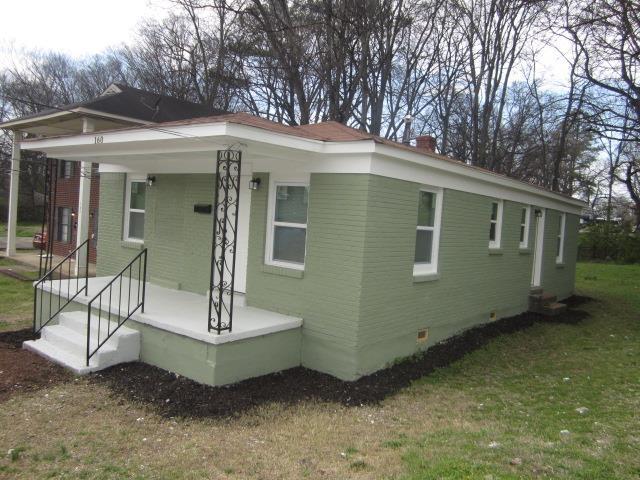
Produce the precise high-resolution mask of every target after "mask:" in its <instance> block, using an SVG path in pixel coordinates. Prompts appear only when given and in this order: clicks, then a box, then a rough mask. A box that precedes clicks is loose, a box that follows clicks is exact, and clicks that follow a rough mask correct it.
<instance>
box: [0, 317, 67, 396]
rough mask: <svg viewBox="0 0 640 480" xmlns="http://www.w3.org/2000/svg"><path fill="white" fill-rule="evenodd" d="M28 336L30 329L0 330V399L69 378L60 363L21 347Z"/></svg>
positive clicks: (29, 335)
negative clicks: (56, 363) (57, 363)
mask: <svg viewBox="0 0 640 480" xmlns="http://www.w3.org/2000/svg"><path fill="white" fill-rule="evenodd" d="M32 338H33V333H32V332H31V329H24V330H17V331H14V332H2V333H0V402H3V401H5V400H6V399H7V398H9V397H10V396H11V395H13V394H15V393H19V392H24V391H29V390H36V389H39V388H43V387H46V386H49V385H53V384H55V383H59V382H64V381H67V380H69V379H70V378H71V374H69V373H68V372H67V371H66V370H64V369H63V368H62V367H60V366H58V365H55V364H53V363H51V362H49V361H47V360H45V359H44V358H42V357H39V356H38V355H36V354H34V353H32V352H29V351H27V350H24V349H23V348H22V342H23V341H25V340H31V339H32Z"/></svg>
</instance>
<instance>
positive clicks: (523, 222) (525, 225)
mask: <svg viewBox="0 0 640 480" xmlns="http://www.w3.org/2000/svg"><path fill="white" fill-rule="evenodd" d="M530 221H531V208H530V207H523V208H522V210H521V212H520V248H527V247H528V246H529V224H530Z"/></svg>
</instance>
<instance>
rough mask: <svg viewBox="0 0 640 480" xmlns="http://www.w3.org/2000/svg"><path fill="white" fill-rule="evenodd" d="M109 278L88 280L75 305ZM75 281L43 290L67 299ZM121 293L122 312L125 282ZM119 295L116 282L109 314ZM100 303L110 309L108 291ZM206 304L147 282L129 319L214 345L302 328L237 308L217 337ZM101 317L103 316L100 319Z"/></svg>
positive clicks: (134, 285)
mask: <svg viewBox="0 0 640 480" xmlns="http://www.w3.org/2000/svg"><path fill="white" fill-rule="evenodd" d="M112 278H113V277H93V278H91V277H90V278H89V293H88V295H86V296H85V295H84V294H80V295H78V296H77V297H76V298H75V300H74V302H77V303H80V304H83V305H87V304H88V303H89V300H91V299H92V298H93V297H94V296H95V295H96V294H97V293H98V292H99V291H100V290H102V288H104V287H105V286H106V285H107V284H108V283H109V281H111V279H112ZM77 281H79V282H80V285H83V283H84V279H71V280H54V281H53V282H45V283H44V284H43V285H42V288H43V290H44V291H46V292H51V291H52V290H53V292H54V293H58V292H62V295H63V296H66V292H67V289H68V282H72V283H71V288H75V286H76V282H77ZM137 283H138V282H137V280H134V281H133V282H132V293H131V294H132V298H134V297H135V296H136V295H137V292H136V288H137ZM122 292H123V302H122V308H123V310H124V309H126V303H127V301H126V297H125V292H127V295H128V285H127V280H126V279H125V281H124V283H123V287H122ZM118 293H119V288H118V282H116V283H115V285H114V288H113V290H112V295H111V314H112V315H114V314H117V312H118V305H119V303H120V299H119V297H118ZM102 300H103V301H102V307H101V310H102V311H103V312H107V311H108V310H109V306H108V300H109V295H108V290H107V294H106V295H105V294H103V296H102ZM207 302H208V298H207V297H206V296H204V295H198V294H196V293H191V292H185V291H182V290H172V289H169V288H165V287H160V286H158V285H155V284H153V283H149V282H147V284H146V301H145V311H144V313H141V312H140V310H138V311H137V312H136V313H134V314H133V315H132V316H131V319H132V320H134V321H136V322H139V323H143V324H147V325H151V326H153V327H156V328H159V329H162V330H167V331H169V332H173V333H177V334H179V335H184V336H186V337H190V338H194V339H196V340H200V341H203V342H206V343H211V344H214V345H218V344H222V343H227V342H233V341H237V340H243V339H246V338H252V337H258V336H261V335H267V334H270V333H275V332H281V331H284V330H290V329H295V328H299V327H300V326H301V325H302V319H301V318H298V317H292V316H288V315H282V314H280V313H276V312H271V311H269V310H263V309H260V308H254V307H247V306H239V305H236V306H235V307H234V309H233V325H232V327H233V328H232V331H231V332H222V333H220V334H217V333H216V332H208V331H207V315H208V303H207ZM132 303H134V302H132ZM94 307H95V308H97V307H98V305H97V302H95V303H94ZM71 308H72V307H68V308H67V310H71ZM96 313H97V310H94V315H95V314H96ZM103 318H105V317H104V316H103Z"/></svg>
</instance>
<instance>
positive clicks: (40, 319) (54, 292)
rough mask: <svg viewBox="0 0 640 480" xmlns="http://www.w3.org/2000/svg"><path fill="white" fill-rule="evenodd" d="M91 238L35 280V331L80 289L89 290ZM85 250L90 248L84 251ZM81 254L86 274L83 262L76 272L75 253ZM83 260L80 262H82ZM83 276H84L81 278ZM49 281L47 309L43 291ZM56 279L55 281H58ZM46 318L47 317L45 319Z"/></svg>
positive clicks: (74, 296)
mask: <svg viewBox="0 0 640 480" xmlns="http://www.w3.org/2000/svg"><path fill="white" fill-rule="evenodd" d="M90 248H91V246H90V242H89V240H88V239H87V240H85V241H84V242H82V243H81V244H80V245H78V246H77V247H76V248H75V249H74V250H73V251H72V252H71V253H69V254H68V255H67V256H66V257H64V258H63V259H62V260H61V261H60V262H59V263H58V264H57V265H56V266H55V267H53V268H52V269H51V270H49V271H48V272H47V273H45V274H44V276H43V277H42V278H40V279H39V280H38V281H36V283H35V284H34V289H33V333H34V334H38V333H40V330H42V329H43V328H44V327H46V326H47V324H48V323H49V322H51V320H53V319H54V318H55V317H56V315H58V314H59V313H60V312H61V311H62V310H63V309H64V307H66V306H67V305H69V303H71V302H72V301H73V300H74V299H75V298H76V297H77V296H78V295H80V293H82V292H83V291H84V294H85V295H87V293H88V285H89V249H90ZM82 250H86V252H85V255H86V256H83V255H82ZM76 254H78V255H77V256H78V259H83V260H84V275H83V276H81V275H80V273H81V272H80V265H78V275H76V274H75V271H73V272H72V264H73V257H74V256H76ZM78 263H80V262H78ZM81 280H84V282H83V281H81ZM46 282H48V287H49V288H48V292H46V293H48V294H49V308H48V310H46V312H45V311H43V310H44V307H45V306H46V303H47V302H46V300H44V298H43V295H44V293H45V287H46V286H47V283H46ZM54 282H55V283H54ZM65 288H66V292H65ZM45 318H46V320H44V319H45Z"/></svg>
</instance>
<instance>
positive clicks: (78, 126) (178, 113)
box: [0, 83, 221, 262]
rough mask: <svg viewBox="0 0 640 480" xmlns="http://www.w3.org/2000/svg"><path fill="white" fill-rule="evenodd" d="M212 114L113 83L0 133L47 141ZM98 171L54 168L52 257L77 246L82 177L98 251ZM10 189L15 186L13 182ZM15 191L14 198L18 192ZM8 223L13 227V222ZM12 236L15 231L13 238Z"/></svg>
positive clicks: (75, 165)
mask: <svg viewBox="0 0 640 480" xmlns="http://www.w3.org/2000/svg"><path fill="white" fill-rule="evenodd" d="M214 113H221V112H217V111H215V110H212V109H210V108H208V107H206V106H204V105H201V104H196V103H192V102H187V101H184V100H179V99H176V98H173V97H168V96H166V95H158V94H155V93H152V92H148V91H145V90H140V89H137V88H132V87H129V86H127V85H122V84H115V83H114V84H112V85H110V86H109V87H108V88H107V89H106V90H105V91H104V92H103V93H102V95H100V96H99V97H97V98H94V99H91V100H87V101H84V102H78V103H73V104H69V105H62V106H59V107H57V108H52V109H47V110H43V111H41V112H38V113H36V114H33V115H27V116H24V117H20V118H17V119H14V120H10V121H7V122H4V123H0V128H4V129H8V130H13V131H14V132H16V131H17V132H22V134H23V135H24V134H26V135H28V136H29V137H31V138H34V137H35V138H46V137H52V136H57V135H69V134H79V133H82V132H83V131H84V132H86V131H92V132H98V131H102V130H111V129H114V128H122V127H129V126H133V125H151V124H154V123H159V122H166V121H170V120H182V119H185V118H195V117H202V116H207V115H212V114H214ZM97 167H98V165H97V164H89V163H87V164H85V165H82V164H81V163H80V162H70V161H64V160H61V161H59V162H58V164H57V167H56V169H55V170H56V171H55V172H54V173H53V174H54V175H55V176H56V179H53V180H52V182H51V185H52V187H53V186H54V185H55V188H52V191H55V196H54V197H52V198H51V202H52V203H53V205H49V207H50V208H52V210H51V212H52V215H51V216H52V217H53V225H51V230H52V233H53V238H52V245H51V246H52V250H53V253H54V254H55V255H60V256H65V255H67V254H68V253H69V252H70V251H72V250H73V249H74V248H75V247H76V245H77V241H76V240H77V237H78V235H77V230H78V202H79V195H80V184H81V178H87V179H88V178H91V188H90V191H91V198H90V208H89V212H88V226H89V235H90V237H92V238H93V246H94V247H96V246H97V233H98V217H99V196H100V182H99V180H98V178H97V175H96V173H97ZM14 184H15V185H17V182H15V183H14ZM12 190H14V189H12ZM87 190H89V189H87ZM15 191H16V197H15V198H16V199H17V198H18V197H17V189H15ZM10 196H11V194H10ZM16 205H17V202H16ZM16 208H17V207H16ZM16 213H17V210H16ZM15 217H16V215H14V216H13V219H15ZM9 223H11V219H10V221H9ZM14 232H15V230H13V231H12V232H11V233H14ZM10 236H11V234H10ZM12 245H15V241H13V242H11V241H10V242H8V245H7V252H8V254H9V255H12V254H13V253H15V249H14V248H11V247H12ZM89 255H90V261H91V262H95V260H96V249H95V248H93V249H91V250H90V253H89Z"/></svg>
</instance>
